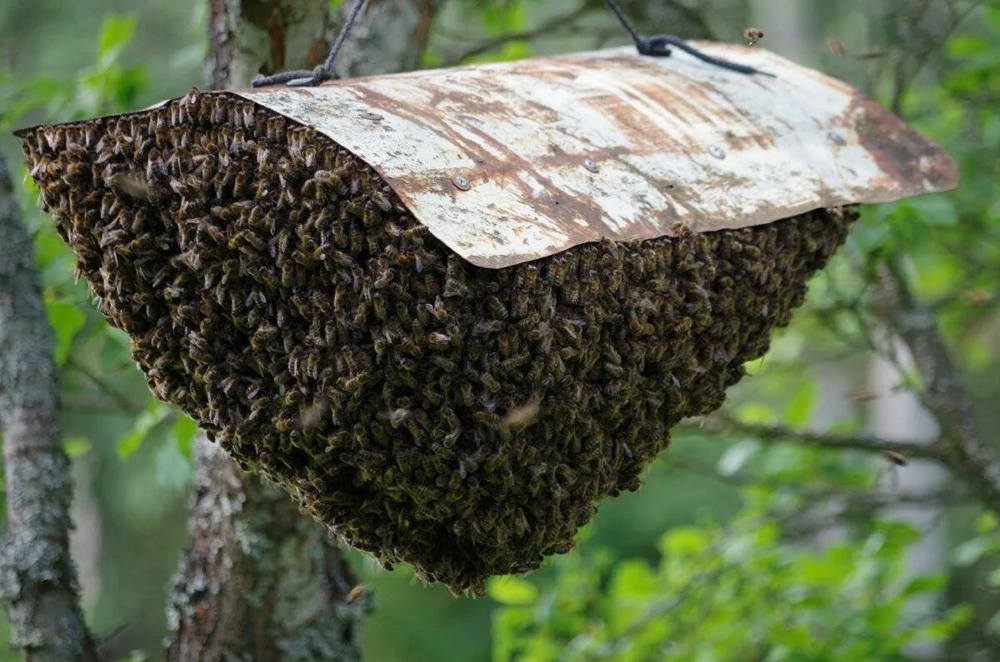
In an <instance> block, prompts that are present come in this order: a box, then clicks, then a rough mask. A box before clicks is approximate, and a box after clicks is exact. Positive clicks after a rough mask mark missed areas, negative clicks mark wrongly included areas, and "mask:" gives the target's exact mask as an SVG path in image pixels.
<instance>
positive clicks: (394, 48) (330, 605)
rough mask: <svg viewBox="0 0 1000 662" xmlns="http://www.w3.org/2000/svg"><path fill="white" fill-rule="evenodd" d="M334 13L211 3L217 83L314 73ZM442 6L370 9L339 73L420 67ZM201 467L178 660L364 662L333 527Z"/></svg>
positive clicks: (208, 450)
mask: <svg viewBox="0 0 1000 662" xmlns="http://www.w3.org/2000/svg"><path fill="white" fill-rule="evenodd" d="M352 3H353V0H345V2H344V3H343V5H344V6H343V7H342V11H346V10H348V9H349V8H350V5H351V4H352ZM327 7H328V0H243V2H242V3H241V2H240V1H239V0H209V27H208V30H209V56H208V68H207V72H206V73H207V76H206V79H207V82H208V85H209V86H210V87H213V88H223V87H231V86H232V87H238V86H240V85H245V84H246V83H247V82H248V81H249V80H250V78H252V77H253V75H254V74H256V73H265V74H267V73H274V72H276V71H280V70H283V69H290V68H308V67H312V66H314V65H315V64H317V63H318V62H319V61H320V60H322V58H323V56H324V55H325V52H324V51H325V50H326V46H327V44H328V43H329V41H330V37H331V31H330V30H329V25H328V12H327ZM436 9H437V3H435V2H431V1H430V0H369V3H368V7H367V8H366V11H365V13H364V15H363V16H362V17H361V18H360V19H359V22H358V25H357V26H356V27H355V30H356V32H355V34H356V35H358V37H359V38H358V39H357V40H353V39H351V40H348V41H347V43H346V44H345V45H344V49H343V50H342V51H341V58H342V59H339V60H338V67H337V71H338V73H340V74H341V75H342V76H344V75H358V74H361V73H364V74H374V73H382V72H387V71H394V70H400V69H409V68H412V67H413V66H415V64H416V63H417V61H418V60H419V58H420V55H421V53H422V52H423V49H424V47H425V46H426V43H427V36H428V33H429V29H430V24H431V22H432V20H433V18H434V15H435V12H436ZM338 23H339V21H338ZM193 459H194V462H195V474H194V485H193V494H192V499H191V518H190V521H189V530H190V540H189V542H188V547H187V549H186V551H185V553H184V557H183V558H182V560H181V563H180V568H179V569H178V572H177V575H176V577H175V580H174V587H173V591H172V593H171V596H170V605H169V607H168V622H169V626H170V629H171V632H172V635H171V638H170V641H169V643H168V651H167V655H168V657H169V659H171V660H184V661H189V660H199V661H202V660H205V661H207V660H213V661H214V660H349V661H350V660H359V659H360V658H361V651H360V643H359V630H360V628H359V625H360V622H361V619H362V617H363V615H364V612H365V611H366V609H367V608H368V606H369V605H370V600H371V598H370V597H369V596H365V597H362V598H359V599H356V600H353V601H349V600H348V597H347V595H348V592H349V591H350V590H351V588H352V587H353V586H354V583H355V579H354V576H353V574H352V573H351V571H350V569H349V568H348V566H347V564H346V562H345V561H344V559H343V557H342V556H341V554H340V552H339V550H338V549H337V547H336V545H335V543H334V542H333V541H332V540H330V539H329V537H328V536H327V535H326V533H325V531H324V529H323V528H322V527H321V526H320V525H318V524H316V523H315V522H313V521H311V520H309V519H306V518H305V517H304V516H302V515H301V514H300V513H299V512H298V509H297V507H296V506H295V505H294V503H293V502H292V501H291V500H290V499H289V498H288V496H287V495H285V494H284V493H282V492H279V491H278V490H276V489H275V488H274V487H272V486H270V485H268V484H265V483H264V482H263V481H262V480H260V479H259V478H256V477H253V476H249V475H247V474H244V473H243V472H241V471H240V470H239V469H238V468H237V467H236V465H235V463H234V462H233V461H232V460H231V459H229V458H228V457H226V456H225V455H224V454H223V453H222V452H221V451H220V450H219V449H218V448H217V447H216V446H215V445H213V444H211V443H210V442H209V441H208V440H207V439H204V438H203V437H200V436H199V439H198V440H196V443H195V448H194V458H193Z"/></svg>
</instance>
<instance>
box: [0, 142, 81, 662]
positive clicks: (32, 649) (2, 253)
mask: <svg viewBox="0 0 1000 662" xmlns="http://www.w3.org/2000/svg"><path fill="white" fill-rule="evenodd" d="M53 346H54V341H53V336H52V329H51V328H50V327H49V322H48V318H47V316H46V313H45V306H44V305H43V303H42V287H41V279H40V277H39V273H38V268H37V267H36V266H35V262H34V247H33V245H32V241H31V237H30V236H29V235H28V233H27V231H25V228H24V226H23V225H22V224H21V218H20V213H19V211H18V208H17V202H16V201H15V200H14V196H13V188H12V185H11V181H10V176H9V174H8V172H7V165H6V163H5V162H4V160H3V158H2V157H0V433H2V434H3V454H4V472H5V475H4V478H5V481H6V492H7V532H6V536H5V538H4V541H3V547H2V550H0V598H2V600H3V603H4V607H6V609H7V615H8V617H9V619H10V625H11V640H10V643H11V646H13V647H15V648H21V649H22V650H23V655H24V658H25V659H30V660H36V661H39V662H48V661H50V660H51V661H52V662H66V661H68V660H96V659H97V654H96V651H95V648H94V642H93V640H92V639H91V636H90V633H89V632H88V631H87V626H86V623H85V622H84V619H83V614H82V613H81V612H80V607H79V590H78V589H77V578H76V569H75V568H74V567H73V562H72V560H71V559H70V555H69V530H70V528H71V527H72V523H71V522H70V517H69V507H70V503H71V502H72V499H73V485H72V480H71V478H70V463H69V458H68V457H67V456H66V453H65V452H63V447H62V432H61V431H60V429H59V418H58V408H57V400H58V397H57V390H56V389H57V385H56V378H55V366H54V364H53V360H52V348H53Z"/></svg>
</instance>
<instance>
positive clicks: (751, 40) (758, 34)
mask: <svg viewBox="0 0 1000 662" xmlns="http://www.w3.org/2000/svg"><path fill="white" fill-rule="evenodd" d="M743 38H744V39H746V40H747V42H748V43H747V46H753V45H754V44H756V43H757V42H758V41H760V40H761V39H763V38H764V31H763V30H758V29H757V28H747V29H746V30H744V31H743Z"/></svg>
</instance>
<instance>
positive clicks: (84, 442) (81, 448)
mask: <svg viewBox="0 0 1000 662" xmlns="http://www.w3.org/2000/svg"><path fill="white" fill-rule="evenodd" d="M63 450H64V451H66V455H69V457H70V459H71V460H72V459H76V458H78V457H82V456H83V455H86V454H87V453H89V452H90V441H89V440H88V439H87V438H86V437H67V438H66V439H63Z"/></svg>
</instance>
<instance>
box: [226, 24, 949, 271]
mask: <svg viewBox="0 0 1000 662" xmlns="http://www.w3.org/2000/svg"><path fill="white" fill-rule="evenodd" d="M698 46H699V47H701V48H703V49H704V50H705V51H706V52H708V53H710V54H713V55H716V56H721V57H725V58H729V59H732V60H737V61H739V62H741V63H744V64H749V65H752V66H754V67H757V68H759V69H763V70H766V71H768V72H771V73H773V74H775V75H776V77H775V78H769V77H764V76H746V75H742V74H738V73H734V72H730V71H727V70H723V69H720V68H717V67H713V66H709V65H706V64H704V63H702V62H699V61H697V60H695V59H693V58H691V57H689V56H687V55H686V54H684V53H680V52H675V53H674V55H673V56H671V57H669V58H648V57H641V56H639V55H637V54H636V53H635V52H634V51H633V50H632V49H631V48H625V49H614V50H607V51H600V52H593V53H581V54H574V55H568V56H559V57H551V58H538V59H529V60H522V61H518V62H509V63H501V64H491V65H476V66H471V67H462V68H456V69H442V70H435V71H422V72H414V73H409V74H401V75H393V76H378V77H371V78H362V79H353V80H345V81H337V82H335V83H332V84H328V85H326V86H323V87H321V88H311V89H309V88H306V89H303V88H299V89H289V88H284V87H276V88H267V89H259V90H244V91H239V92H237V94H239V95H240V96H242V97H244V98H246V99H249V100H251V101H253V102H255V103H258V104H260V105H262V106H265V107H267V108H269V109H271V110H273V111H275V112H278V113H281V114H282V115H285V116H287V117H289V118H290V119H293V120H295V121H297V122H301V123H302V124H306V125H310V126H313V127H315V128H316V129H317V130H319V131H320V132H322V133H323V134H325V135H326V136H328V137H329V138H331V139H332V140H334V141H335V142H337V143H338V144H340V145H342V146H344V147H345V148H347V149H349V150H351V151H352V152H354V153H355V154H356V155H358V156H359V157H360V158H362V159H363V160H364V161H366V162H368V163H369V164H371V165H372V166H374V167H375V169H376V170H377V171H378V172H379V174H380V175H382V176H383V177H384V178H385V179H386V180H387V181H388V182H389V184H390V185H391V186H392V187H393V188H394V190H395V191H396V193H397V194H398V195H399V196H400V197H401V198H402V200H403V201H404V203H405V204H406V205H407V206H409V207H410V209H411V210H412V212H413V213H414V215H415V216H416V217H417V218H418V219H419V220H420V221H421V222H422V223H424V224H425V225H427V227H428V228H429V229H430V231H431V232H432V233H433V234H434V235H435V236H437V237H438V238H439V239H441V240H442V241H443V242H444V243H445V244H447V245H448V246H449V247H450V248H451V249H452V250H454V251H455V252H457V253H458V254H460V255H462V256H463V257H465V258H466V259H468V260H469V261H471V262H473V263H474V264H477V265H480V266H484V267H494V268H495V267H504V266H509V265H512V264H517V263H519V262H524V261H527V260H532V259H536V258H540V257H544V256H547V255H551V254H553V253H557V252H559V251H562V250H565V249H567V248H570V247H572V246H574V245H576V244H580V243H583V242H587V241H594V240H597V239H600V238H601V237H608V238H613V239H618V240H625V239H635V238H652V237H658V236H663V235H671V234H674V233H676V232H677V231H678V229H679V228H680V226H681V224H683V225H685V226H687V227H688V228H690V229H691V230H693V231H695V232H703V231H710V230H717V229H722V228H739V227H746V226H751V225H757V224H762V223H768V222H772V221H775V220H778V219H781V218H786V217H789V216H793V215H795V214H799V213H803V212H806V211H809V210H812V209H816V208H819V207H831V206H837V205H844V204H853V203H870V202H887V201H892V200H897V199H900V198H903V197H907V196H910V195H914V194H918V193H922V192H928V191H941V190H947V189H950V188H953V187H954V186H955V185H956V184H957V175H956V172H955V167H954V164H953V163H952V161H951V159H949V158H948V157H947V155H945V154H944V153H943V152H941V150H939V149H938V148H937V147H936V146H934V145H933V144H931V143H930V142H929V141H927V140H926V139H924V138H923V137H921V136H920V135H919V134H917V133H916V132H915V131H913V130H912V129H911V128H909V127H908V126H907V125H905V124H904V123H903V122H902V121H901V120H899V119H898V118H896V117H895V116H893V115H891V114H890V113H888V111H885V110H883V109H882V108H880V107H879V106H877V105H876V104H874V103H872V102H870V101H868V100H866V99H864V98H863V97H861V95H860V94H859V93H858V91H857V90H855V89H853V88H852V87H850V86H848V85H846V84H845V83H842V82H840V81H837V80H834V79H832V78H830V77H828V76H825V75H823V74H821V73H819V72H816V71H814V70H810V69H807V68H805V67H801V66H798V65H796V64H794V63H792V62H790V61H788V60H786V59H784V58H781V57H779V56H777V55H774V54H772V53H769V52H767V51H765V50H763V49H761V48H758V47H754V48H747V47H743V46H735V45H727V44H714V43H699V44H698ZM461 178H464V180H463V179H461ZM456 182H457V184H456ZM466 182H467V184H466ZM465 188H467V189H468V190H463V189H465Z"/></svg>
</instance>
